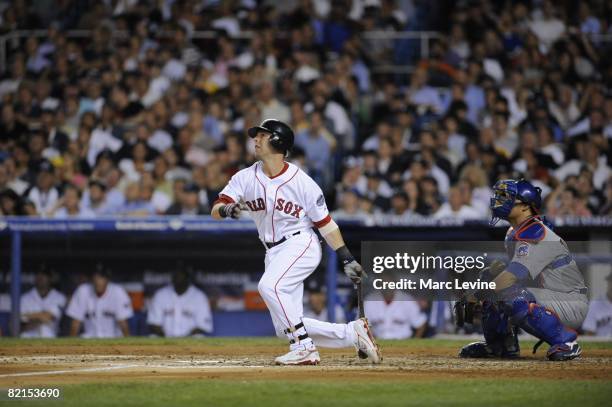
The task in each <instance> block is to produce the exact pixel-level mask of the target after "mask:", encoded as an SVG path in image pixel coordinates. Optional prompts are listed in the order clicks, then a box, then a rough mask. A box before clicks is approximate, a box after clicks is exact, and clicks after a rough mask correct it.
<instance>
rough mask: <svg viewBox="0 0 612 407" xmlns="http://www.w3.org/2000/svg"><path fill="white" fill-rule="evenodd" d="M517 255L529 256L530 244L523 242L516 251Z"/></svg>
mask: <svg viewBox="0 0 612 407" xmlns="http://www.w3.org/2000/svg"><path fill="white" fill-rule="evenodd" d="M516 256H517V257H527V256H529V245H528V244H527V243H523V244H521V245H520V246H519V247H518V249H517V251H516Z"/></svg>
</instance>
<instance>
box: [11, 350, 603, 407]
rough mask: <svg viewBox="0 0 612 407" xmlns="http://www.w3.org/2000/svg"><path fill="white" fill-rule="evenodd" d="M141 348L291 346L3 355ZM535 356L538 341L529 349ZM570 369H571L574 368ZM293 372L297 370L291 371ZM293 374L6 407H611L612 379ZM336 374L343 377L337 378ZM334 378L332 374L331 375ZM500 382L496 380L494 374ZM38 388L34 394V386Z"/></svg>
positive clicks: (110, 386) (146, 385)
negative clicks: (301, 376)
mask: <svg viewBox="0 0 612 407" xmlns="http://www.w3.org/2000/svg"><path fill="white" fill-rule="evenodd" d="M468 341H469V340H432V339H421V340H408V341H382V346H383V347H384V348H385V349H392V348H397V347H419V348H423V347H425V348H427V347H432V348H433V347H435V348H448V349H453V350H456V349H458V348H459V346H461V345H462V344H465V343H466V342H468ZM126 344H127V345H135V346H139V347H144V348H146V347H147V346H160V345H174V346H193V347H197V346H198V345H206V346H211V345H213V346H220V347H222V346H228V345H234V346H236V345H239V346H241V347H258V346H275V345H278V346H279V347H282V346H284V343H283V342H282V341H280V340H279V339H276V338H205V339H190V338H187V339H165V338H156V339H153V338H126V339H93V340H83V339H78V338H61V339H54V340H41V339H31V340H23V339H2V340H0V347H2V348H3V349H4V350H5V351H7V350H8V352H9V353H10V348H11V347H17V346H21V347H29V346H32V347H34V346H40V345H52V346H59V347H60V348H59V349H58V350H57V352H58V353H61V345H73V346H84V347H86V346H87V345H126ZM522 345H523V349H525V351H528V349H529V347H530V346H531V345H533V342H532V341H524V342H522ZM583 347H584V349H585V351H588V350H589V349H612V343H602V342H590V343H589V342H584V343H583ZM567 367H568V369H571V365H568V366H567ZM292 371H293V370H292ZM292 371H288V372H287V379H286V380H272V379H270V380H265V379H257V380H253V381H247V380H240V379H236V380H229V379H228V378H224V377H223V376H221V377H219V378H215V379H213V380H207V379H202V380H193V378H190V379H188V380H177V379H175V378H173V379H171V380H169V379H167V380H159V379H156V380H152V381H150V382H143V381H134V382H126V383H115V382H109V383H95V384H93V383H90V384H72V385H61V386H60V387H61V389H62V391H63V400H62V401H57V402H44V401H32V402H29V401H20V402H17V403H15V402H1V401H0V406H4V405H6V406H17V405H18V406H43V405H45V406H46V405H51V406H62V407H64V406H86V407H97V406H115V405H121V406H146V407H157V406H215V407H216V406H219V407H222V406H239V407H259V406H261V407H276V406H292V407H293V406H295V407H297V406H314V407H328V406H330V407H336V406H347V407H359V406H368V407H379V406H381V407H386V406H430V405H432V406H464V405H465V406H471V407H473V406H520V407H526V406H536V407H543V406H555V407H560V406H580V407H586V406H603V405H609V402H610V400H611V399H612V378H611V379H610V380H569V379H568V380H550V379H543V378H538V377H530V376H529V375H528V373H526V375H525V377H524V378H507V379H501V378H496V377H494V376H493V377H491V378H488V379H486V380H477V379H470V378H468V377H466V378H465V379H461V378H457V379H452V380H450V379H438V380H436V379H434V378H429V377H428V376H423V377H419V378H417V379H414V380H409V379H406V380H402V379H398V378H397V377H396V378H394V379H393V380H391V381H387V382H385V381H384V380H382V379H379V380H374V381H367V380H364V378H363V377H362V378H356V379H354V380H351V378H350V376H348V374H350V373H347V377H346V378H345V379H339V378H338V377H337V376H336V377H335V378H334V379H333V380H329V379H328V378H326V375H327V374H328V372H326V371H325V370H323V371H320V376H316V377H312V378H308V379H304V380H302V381H300V380H297V379H295V378H291V372H292ZM336 373H337V372H336ZM331 374H333V373H331ZM492 375H493V373H492ZM30 387H32V386H30Z"/></svg>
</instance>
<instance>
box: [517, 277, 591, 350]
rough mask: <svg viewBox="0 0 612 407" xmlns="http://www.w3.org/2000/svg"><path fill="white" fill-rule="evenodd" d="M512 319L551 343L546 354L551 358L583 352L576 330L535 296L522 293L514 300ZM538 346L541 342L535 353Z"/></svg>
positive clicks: (542, 339)
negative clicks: (538, 301)
mask: <svg viewBox="0 0 612 407" xmlns="http://www.w3.org/2000/svg"><path fill="white" fill-rule="evenodd" d="M523 291H527V290H524V289H523ZM512 319H513V320H514V322H515V323H516V324H517V325H518V326H520V327H521V328H523V329H524V330H525V331H527V332H529V333H530V334H532V335H533V336H535V337H536V338H538V339H540V340H541V341H540V343H541V342H542V341H544V342H546V343H548V344H549V345H551V346H550V349H549V350H548V352H547V354H546V357H547V358H548V359H549V360H570V359H574V358H576V357H578V356H580V354H581V353H582V349H581V348H580V345H578V343H576V342H575V341H576V338H577V337H578V334H577V333H576V331H574V330H573V329H570V328H567V327H566V326H564V325H563V323H562V322H561V320H560V319H559V316H558V315H557V314H556V313H555V312H554V311H552V310H550V309H548V308H546V307H544V306H543V305H540V304H537V303H536V302H535V298H533V296H531V297H529V296H528V295H521V296H518V297H516V298H515V299H514V300H513V301H512ZM537 346H539V344H538V345H536V347H534V353H535V350H536V349H537Z"/></svg>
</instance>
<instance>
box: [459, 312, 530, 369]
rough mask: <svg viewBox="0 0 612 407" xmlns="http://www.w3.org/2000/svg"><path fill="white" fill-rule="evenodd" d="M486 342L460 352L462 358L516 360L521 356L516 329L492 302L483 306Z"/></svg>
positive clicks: (483, 326)
mask: <svg viewBox="0 0 612 407" xmlns="http://www.w3.org/2000/svg"><path fill="white" fill-rule="evenodd" d="M482 330H483V333H484V337H485V340H484V342H473V343H470V344H469V345H466V346H464V347H463V348H461V350H460V351H459V356H460V357H462V358H500V357H501V358H516V357H518V356H519V355H520V348H519V343H518V336H517V330H516V328H514V327H512V326H511V325H510V324H509V323H508V318H507V317H506V316H505V315H503V314H502V313H500V312H499V309H498V307H497V306H496V305H495V304H493V303H491V302H490V301H485V302H483V304H482Z"/></svg>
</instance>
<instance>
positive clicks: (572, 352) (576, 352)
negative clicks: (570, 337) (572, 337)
mask: <svg viewBox="0 0 612 407" xmlns="http://www.w3.org/2000/svg"><path fill="white" fill-rule="evenodd" d="M581 354H582V348H581V347H580V345H578V342H565V343H558V344H556V345H553V346H551V347H550V349H548V352H546V357H547V358H548V360H553V361H563V360H572V359H575V358H577V357H578V356H580V355H581Z"/></svg>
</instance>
